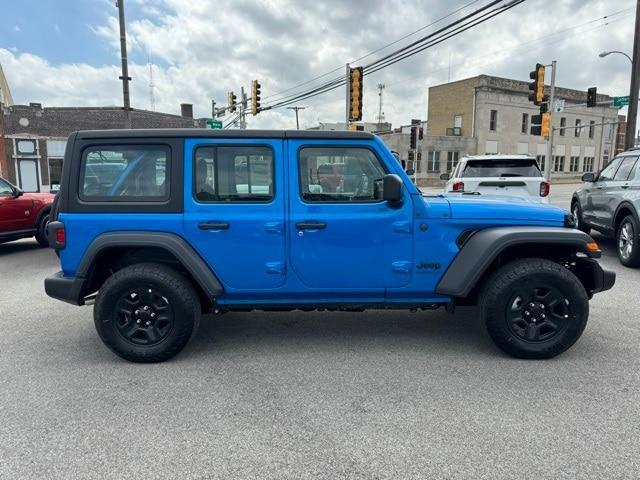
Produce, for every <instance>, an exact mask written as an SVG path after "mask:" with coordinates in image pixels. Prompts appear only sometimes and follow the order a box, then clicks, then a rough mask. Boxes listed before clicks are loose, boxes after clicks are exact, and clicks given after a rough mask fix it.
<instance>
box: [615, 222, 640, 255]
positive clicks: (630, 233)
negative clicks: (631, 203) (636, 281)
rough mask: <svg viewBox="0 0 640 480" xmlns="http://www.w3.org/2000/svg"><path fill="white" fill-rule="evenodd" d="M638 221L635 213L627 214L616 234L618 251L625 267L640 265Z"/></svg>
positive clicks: (639, 230)
mask: <svg viewBox="0 0 640 480" xmlns="http://www.w3.org/2000/svg"><path fill="white" fill-rule="evenodd" d="M638 233H640V229H639V228H638V221H637V220H636V219H635V217H634V216H633V215H627V216H626V217H624V218H623V219H622V222H620V226H619V227H618V232H617V234H616V247H617V248H616V251H617V252H618V258H619V259H620V263H622V264H623V265H624V266H625V267H637V266H639V265H640V247H639V246H638Z"/></svg>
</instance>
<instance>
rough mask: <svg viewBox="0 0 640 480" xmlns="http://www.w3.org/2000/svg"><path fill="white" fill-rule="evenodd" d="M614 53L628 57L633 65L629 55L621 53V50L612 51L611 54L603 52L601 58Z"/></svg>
mask: <svg viewBox="0 0 640 480" xmlns="http://www.w3.org/2000/svg"><path fill="white" fill-rule="evenodd" d="M612 53H619V54H620V55H624V56H625V57H627V58H628V59H629V61H630V62H631V64H633V60H631V57H630V56H629V55H627V54H626V53H624V52H621V51H620V50H611V51H610V52H602V53H601V54H600V55H599V56H600V58H604V57H606V56H607V55H611V54H612Z"/></svg>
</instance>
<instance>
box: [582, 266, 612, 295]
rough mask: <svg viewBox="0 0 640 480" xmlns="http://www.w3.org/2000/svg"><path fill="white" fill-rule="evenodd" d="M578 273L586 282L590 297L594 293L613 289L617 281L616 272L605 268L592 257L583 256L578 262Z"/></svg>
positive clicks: (583, 281)
mask: <svg viewBox="0 0 640 480" xmlns="http://www.w3.org/2000/svg"><path fill="white" fill-rule="evenodd" d="M576 274H577V275H578V277H579V278H580V280H581V281H582V283H583V284H584V286H585V288H586V290H587V293H588V294H589V298H591V297H592V296H593V294H594V293H598V292H604V291H605V290H609V289H611V287H613V285H614V284H615V283H616V273H615V272H612V271H611V270H605V269H604V268H602V267H601V266H600V264H599V263H598V262H597V261H596V260H594V259H592V258H581V259H580V260H579V261H578V262H576Z"/></svg>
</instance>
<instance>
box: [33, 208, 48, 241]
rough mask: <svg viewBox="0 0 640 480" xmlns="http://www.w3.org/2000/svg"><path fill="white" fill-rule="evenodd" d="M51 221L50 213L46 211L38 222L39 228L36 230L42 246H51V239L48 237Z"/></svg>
mask: <svg viewBox="0 0 640 480" xmlns="http://www.w3.org/2000/svg"><path fill="white" fill-rule="evenodd" d="M48 223H49V213H48V212H47V213H45V214H44V215H42V218H40V221H39V222H38V229H37V230H36V241H37V242H38V244H39V245H40V246H41V247H48V246H49V239H48V238H47V224H48Z"/></svg>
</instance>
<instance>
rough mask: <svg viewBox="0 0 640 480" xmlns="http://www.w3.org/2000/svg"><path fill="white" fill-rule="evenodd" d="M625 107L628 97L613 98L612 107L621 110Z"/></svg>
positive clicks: (627, 103)
mask: <svg viewBox="0 0 640 480" xmlns="http://www.w3.org/2000/svg"><path fill="white" fill-rule="evenodd" d="M625 105H629V95H627V96H626V97H613V106H614V107H616V108H622V107H624V106H625Z"/></svg>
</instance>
